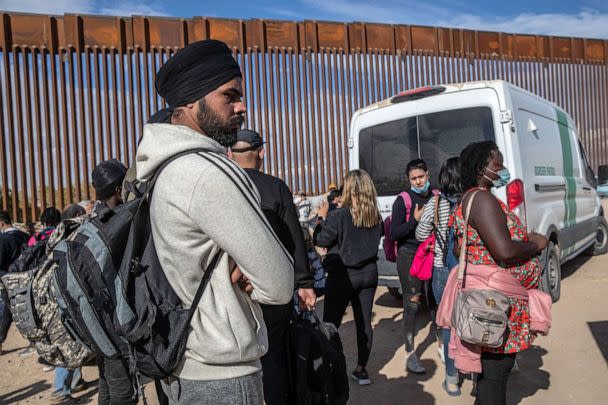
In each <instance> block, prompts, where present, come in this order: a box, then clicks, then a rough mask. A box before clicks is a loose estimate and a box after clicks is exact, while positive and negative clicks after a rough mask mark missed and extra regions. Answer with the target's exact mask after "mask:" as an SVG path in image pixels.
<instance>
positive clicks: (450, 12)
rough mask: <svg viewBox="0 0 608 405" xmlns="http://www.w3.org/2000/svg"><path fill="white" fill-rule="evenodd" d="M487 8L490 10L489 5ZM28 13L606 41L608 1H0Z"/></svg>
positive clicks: (607, 32)
mask: <svg viewBox="0 0 608 405" xmlns="http://www.w3.org/2000/svg"><path fill="white" fill-rule="evenodd" d="M490 4H491V5H490ZM0 9H2V10H10V11H23V12H31V13H53V14H63V13H87V14H108V15H133V14H137V15H164V16H179V17H192V16H195V15H199V16H209V17H226V18H266V19H281V20H303V19H314V20H326V21H369V22H383V23H404V24H418V25H432V26H447V27H458V28H460V27H462V28H471V29H480V30H492V31H503V32H518V33H532V34H552V35H563V36H579V37H589V38H604V39H608V1H607V0H579V1H572V0H561V1H560V0H528V1H526V0H510V1H502V2H492V3H490V2H487V1H482V0H468V1H467V0H435V1H424V0H379V1H373V2H372V1H369V0H291V1H290V0H285V1H277V0H260V1H253V0H249V1H246V0H232V1H219V0H215V1H205V0H198V1H194V0H172V1H165V0H162V1H161V0H152V1H142V0H123V1H118V0H46V1H45V0H0Z"/></svg>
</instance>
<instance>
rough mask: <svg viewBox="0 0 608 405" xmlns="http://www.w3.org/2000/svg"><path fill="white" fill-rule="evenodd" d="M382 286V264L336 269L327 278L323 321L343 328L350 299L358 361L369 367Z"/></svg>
mask: <svg viewBox="0 0 608 405" xmlns="http://www.w3.org/2000/svg"><path fill="white" fill-rule="evenodd" d="M377 287H378V267H377V266H376V263H370V264H367V265H365V266H363V267H362V268H359V269H332V270H330V271H328V275H327V279H326V280H325V306H324V309H323V321H325V322H331V323H333V324H334V325H336V328H339V327H340V324H341V323H342V317H343V316H344V311H346V307H347V306H348V303H349V302H350V303H351V305H352V307H353V316H354V318H355V327H356V329H357V351H358V360H357V364H358V365H360V366H364V367H365V366H366V365H367V361H368V360H369V354H370V352H371V349H372V340H373V337H374V332H373V330H372V307H373V305H374V294H375V293H376V288H377Z"/></svg>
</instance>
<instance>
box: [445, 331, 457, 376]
mask: <svg viewBox="0 0 608 405" xmlns="http://www.w3.org/2000/svg"><path fill="white" fill-rule="evenodd" d="M442 331H443V357H444V358H445V381H446V382H447V383H448V384H458V382H459V379H458V370H456V366H455V365H454V359H452V358H450V356H449V346H450V335H451V333H450V330H449V329H442Z"/></svg>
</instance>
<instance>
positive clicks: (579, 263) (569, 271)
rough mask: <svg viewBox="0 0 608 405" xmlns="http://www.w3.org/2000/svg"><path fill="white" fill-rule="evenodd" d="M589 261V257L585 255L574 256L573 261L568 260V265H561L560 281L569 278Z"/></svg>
mask: <svg viewBox="0 0 608 405" xmlns="http://www.w3.org/2000/svg"><path fill="white" fill-rule="evenodd" d="M589 260H591V256H589V255H586V254H581V255H578V256H576V257H575V258H574V259H572V260H570V261H569V262H568V263H566V264H563V265H562V280H563V279H565V278H568V277H570V276H571V275H573V274H574V273H576V272H577V271H578V269H580V268H581V267H583V266H584V265H585V263H587V262H588V261H589Z"/></svg>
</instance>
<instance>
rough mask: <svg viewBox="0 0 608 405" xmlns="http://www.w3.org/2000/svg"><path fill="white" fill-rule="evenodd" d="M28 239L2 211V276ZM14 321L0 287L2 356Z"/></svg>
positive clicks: (0, 239) (0, 223)
mask: <svg viewBox="0 0 608 405" xmlns="http://www.w3.org/2000/svg"><path fill="white" fill-rule="evenodd" d="M28 238H29V235H28V234H27V233H25V232H21V231H20V230H18V229H17V228H15V227H13V221H12V220H11V216H10V214H9V213H8V211H0V275H2V274H3V273H6V272H8V268H9V266H10V265H11V264H12V263H13V262H14V261H15V260H17V258H18V257H19V255H20V254H21V251H22V250H23V246H25V244H26V242H27V240H28ZM0 284H1V283H0ZM12 321H13V318H12V316H11V311H10V308H9V302H8V296H7V295H6V292H5V290H4V287H3V286H2V285H0V355H1V354H2V344H3V343H4V341H5V340H6V335H7V334H8V330H9V328H10V326H11V323H12Z"/></svg>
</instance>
